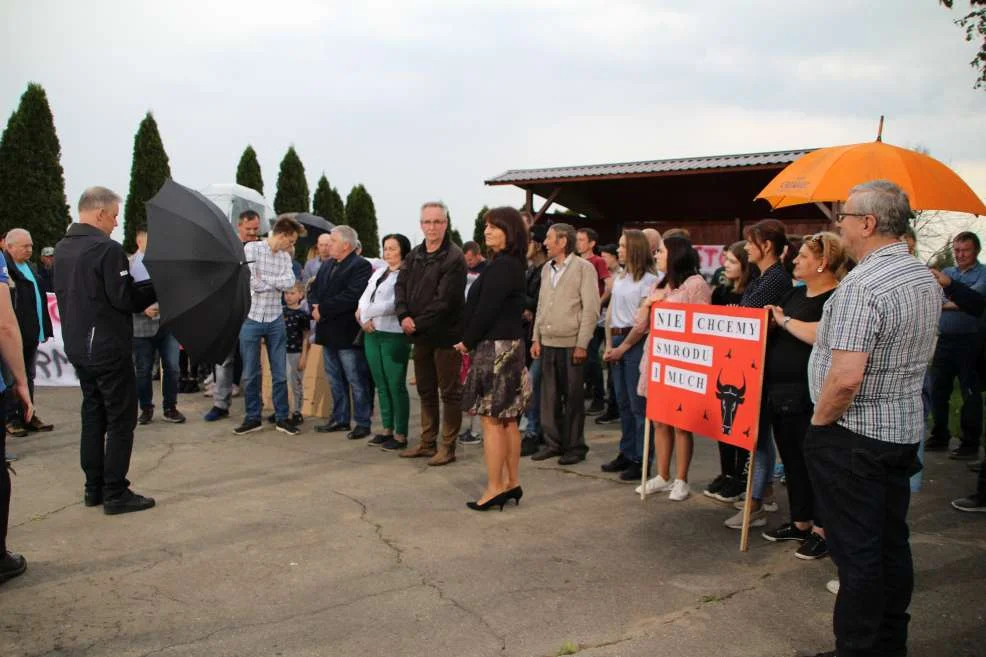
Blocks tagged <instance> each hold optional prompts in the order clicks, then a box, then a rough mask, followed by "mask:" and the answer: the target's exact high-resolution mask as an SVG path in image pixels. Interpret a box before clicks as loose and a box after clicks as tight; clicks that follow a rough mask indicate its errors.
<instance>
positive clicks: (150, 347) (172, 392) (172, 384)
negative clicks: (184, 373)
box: [134, 329, 178, 410]
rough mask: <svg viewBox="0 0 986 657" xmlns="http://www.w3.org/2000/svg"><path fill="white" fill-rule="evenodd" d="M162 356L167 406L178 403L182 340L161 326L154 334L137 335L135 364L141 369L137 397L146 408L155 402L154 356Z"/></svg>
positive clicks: (143, 407)
mask: <svg viewBox="0 0 986 657" xmlns="http://www.w3.org/2000/svg"><path fill="white" fill-rule="evenodd" d="M156 355H160V356H161V383H162V389H161V395H162V396H163V397H164V399H163V400H162V402H163V403H164V408H165V410H167V409H170V408H174V407H175V406H177V405H178V340H176V339H175V336H173V335H171V333H170V332H169V331H166V330H164V329H160V330H158V332H157V335H155V336H154V337H151V338H134V367H136V369H137V401H138V403H139V404H140V407H141V408H142V409H145V408H152V407H153V406H154V382H153V381H152V380H151V372H152V370H153V369H154V358H155V356H156Z"/></svg>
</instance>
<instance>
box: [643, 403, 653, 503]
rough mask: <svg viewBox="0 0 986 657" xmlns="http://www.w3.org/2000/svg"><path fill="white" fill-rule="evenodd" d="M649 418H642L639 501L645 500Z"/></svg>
mask: <svg viewBox="0 0 986 657" xmlns="http://www.w3.org/2000/svg"><path fill="white" fill-rule="evenodd" d="M651 424H652V423H651V421H650V418H644V460H643V462H642V463H641V464H640V501H641V502H643V501H644V500H645V499H647V474H648V472H647V470H648V467H647V464H648V463H649V457H650V427H651Z"/></svg>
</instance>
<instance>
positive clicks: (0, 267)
mask: <svg viewBox="0 0 986 657" xmlns="http://www.w3.org/2000/svg"><path fill="white" fill-rule="evenodd" d="M9 284H10V276H8V275H7V263H6V261H5V260H4V258H0V285H3V286H4V287H7V286H8V285H9ZM6 388H7V386H6V385H4V382H3V377H2V376H0V392H3V391H4V390H5V389H6Z"/></svg>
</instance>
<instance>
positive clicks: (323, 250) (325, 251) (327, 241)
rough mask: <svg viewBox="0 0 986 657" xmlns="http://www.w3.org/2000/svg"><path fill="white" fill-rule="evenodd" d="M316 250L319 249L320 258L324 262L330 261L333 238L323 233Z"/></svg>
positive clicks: (317, 242) (319, 237) (316, 244)
mask: <svg viewBox="0 0 986 657" xmlns="http://www.w3.org/2000/svg"><path fill="white" fill-rule="evenodd" d="M315 248H316V249H318V257H319V258H321V259H322V260H326V259H328V257H329V255H330V254H331V248H332V237H331V236H330V235H329V233H322V234H321V235H319V236H318V240H317V241H316V242H315Z"/></svg>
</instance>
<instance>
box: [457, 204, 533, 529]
mask: <svg viewBox="0 0 986 657" xmlns="http://www.w3.org/2000/svg"><path fill="white" fill-rule="evenodd" d="M485 220H486V230H485V233H484V234H485V237H486V247H487V248H488V249H489V250H490V251H491V252H492V254H493V256H492V260H491V262H490V264H489V265H488V266H487V267H486V269H484V270H483V273H482V274H480V275H479V278H477V279H476V282H475V283H473V284H472V287H471V288H470V289H469V296H468V298H467V299H466V311H465V331H464V334H463V338H462V342H460V343H459V344H457V345H455V348H456V349H457V350H458V351H459V352H461V353H463V354H467V353H468V354H470V355H471V356H472V366H471V367H470V369H469V374H468V375H467V377H466V382H465V390H464V391H463V400H462V401H463V408H465V409H466V411H467V412H468V413H470V414H472V415H479V416H480V417H482V419H483V458H484V460H485V461H486V478H487V481H486V489H485V490H484V491H483V494H482V495H480V497H479V499H477V500H476V501H475V502H468V503H467V506H468V507H469V508H470V509H473V510H476V511H486V510H487V509H489V508H492V507H494V506H499V507H500V510H501V511H502V510H503V505H504V504H505V503H506V502H508V501H509V500H511V499H513V500H516V502H517V504H520V498H521V496H522V495H523V494H524V491H523V489H522V488H521V487H520V479H519V474H518V468H519V465H520V430H519V429H518V427H517V421H518V419H519V418H520V416H521V415H523V413H524V410H525V409H526V407H527V403H528V401H529V400H530V397H531V383H530V380H529V378H528V373H527V368H526V367H525V361H524V358H525V353H526V350H525V348H524V344H525V343H524V319H523V313H524V291H525V272H526V268H527V258H526V255H527V242H528V234H527V226H526V225H525V224H524V220H523V218H521V216H520V213H519V212H517V210H515V209H513V208H509V207H503V208H494V209H492V210H490V211H489V212H487V213H486V217H485Z"/></svg>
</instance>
